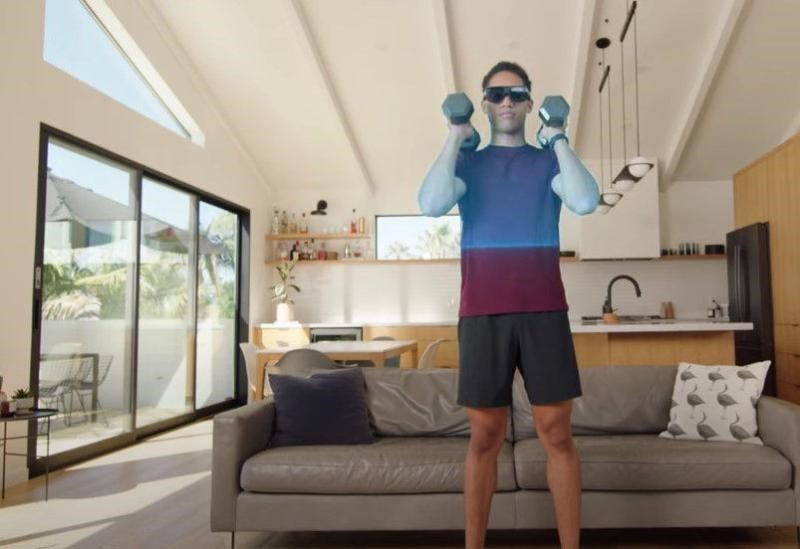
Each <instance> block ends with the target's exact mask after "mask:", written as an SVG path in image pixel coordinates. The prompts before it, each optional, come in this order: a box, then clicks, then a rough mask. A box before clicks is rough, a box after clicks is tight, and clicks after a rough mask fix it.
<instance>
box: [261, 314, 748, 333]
mask: <svg viewBox="0 0 800 549" xmlns="http://www.w3.org/2000/svg"><path fill="white" fill-rule="evenodd" d="M457 325H458V320H440V321H438V322H319V323H313V322H312V323H300V322H296V323H289V324H275V323H261V324H257V325H256V327H257V328H273V329H274V328H277V329H281V328H352V327H355V328H359V327H368V326H387V327H404V326H405V327H424V326H457ZM569 326H570V330H571V331H572V333H582V334H583V333H635V332H727V331H738V330H752V329H753V323H752V322H730V321H728V320H709V319H705V318H672V319H658V320H647V321H637V322H623V323H620V324H604V323H603V322H594V321H581V320H574V319H570V322H569Z"/></svg>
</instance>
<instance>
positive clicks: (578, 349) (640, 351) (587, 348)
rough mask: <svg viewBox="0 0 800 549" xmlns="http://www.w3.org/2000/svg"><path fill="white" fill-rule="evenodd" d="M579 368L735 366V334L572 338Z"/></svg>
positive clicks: (585, 336) (659, 333) (704, 333)
mask: <svg viewBox="0 0 800 549" xmlns="http://www.w3.org/2000/svg"><path fill="white" fill-rule="evenodd" d="M572 337H573V341H574V343H575V354H576V355H577V357H578V366H581V367H585V366H601V365H606V364H621V365H629V366H652V365H661V364H677V363H678V362H680V361H684V362H697V363H699V364H735V356H734V343H733V332H629V333H618V332H617V333H598V334H573V336H572Z"/></svg>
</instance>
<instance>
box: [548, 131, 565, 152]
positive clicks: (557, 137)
mask: <svg viewBox="0 0 800 549" xmlns="http://www.w3.org/2000/svg"><path fill="white" fill-rule="evenodd" d="M561 139H563V140H564V141H566V142H567V143H569V139H568V138H567V136H566V135H564V134H563V133H557V134H555V135H554V136H553V137H551V138H550V139H548V140H547V146H548V147H549V148H551V149H552V148H553V147H554V146H555V144H556V143H557V142H558V141H559V140H561Z"/></svg>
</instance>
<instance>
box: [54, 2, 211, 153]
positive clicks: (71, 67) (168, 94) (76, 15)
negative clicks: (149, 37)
mask: <svg viewBox="0 0 800 549" xmlns="http://www.w3.org/2000/svg"><path fill="white" fill-rule="evenodd" d="M88 1H89V3H88V4H87V3H84V2H83V1H81V0H47V4H46V6H45V21H44V48H43V50H44V60H45V61H47V62H48V63H50V64H51V65H54V66H56V67H58V68H59V69H61V70H63V71H65V72H67V73H68V74H70V75H72V76H74V77H75V78H77V79H78V80H80V81H81V82H84V83H85V84H88V85H89V86H92V87H93V88H95V89H97V90H98V91H100V92H102V93H104V94H106V95H108V96H110V97H112V98H114V99H116V100H117V101H119V102H120V103H123V104H124V105H126V106H128V107H130V108H131V109H133V110H135V111H136V112H138V113H140V114H143V115H144V116H146V117H148V118H150V119H151V120H153V121H155V122H157V123H158V124H161V125H162V126H164V127H165V128H167V129H169V130H171V131H173V132H175V133H177V134H178V135H180V136H181V137H185V138H191V139H192V141H194V142H195V143H198V144H200V145H202V144H203V142H204V140H205V138H204V136H203V135H202V132H201V131H200V129H199V128H198V127H197V125H196V124H195V123H194V121H193V120H192V118H191V117H190V116H189V114H188V112H186V110H185V109H184V108H183V106H182V105H181V104H180V102H179V101H178V99H177V98H176V97H175V96H174V94H173V93H172V91H171V90H170V89H169V87H168V86H167V85H166V83H165V82H164V81H163V80H162V79H161V77H160V76H159V75H158V73H157V72H156V70H155V68H153V66H152V65H151V64H150V63H149V61H148V60H147V58H146V57H145V56H144V54H143V53H142V51H141V50H140V49H139V48H138V47H137V46H136V44H135V43H134V42H133V39H132V38H131V37H130V35H129V34H128V33H127V32H126V31H125V29H124V27H123V26H122V24H121V23H120V22H119V20H118V19H117V18H116V17H115V16H114V14H113V12H111V10H110V9H109V8H108V6H106V4H105V2H103V1H102V0H88ZM89 6H91V9H90V7H89Z"/></svg>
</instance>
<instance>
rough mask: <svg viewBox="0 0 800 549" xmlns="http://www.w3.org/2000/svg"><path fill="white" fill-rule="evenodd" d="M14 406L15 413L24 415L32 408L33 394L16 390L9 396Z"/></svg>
mask: <svg viewBox="0 0 800 549" xmlns="http://www.w3.org/2000/svg"><path fill="white" fill-rule="evenodd" d="M11 397H12V398H13V399H14V404H15V405H16V410H17V413H20V412H21V413H25V412H27V411H29V410H30V409H31V408H33V393H31V392H30V390H28V389H17V390H16V391H14V394H12V395H11Z"/></svg>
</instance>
